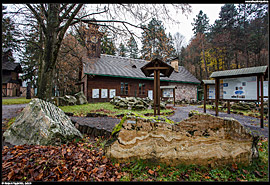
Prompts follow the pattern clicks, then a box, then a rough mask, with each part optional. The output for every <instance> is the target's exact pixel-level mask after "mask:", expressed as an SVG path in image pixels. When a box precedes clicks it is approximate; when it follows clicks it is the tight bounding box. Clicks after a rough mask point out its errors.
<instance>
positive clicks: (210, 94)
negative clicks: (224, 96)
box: [208, 85, 216, 100]
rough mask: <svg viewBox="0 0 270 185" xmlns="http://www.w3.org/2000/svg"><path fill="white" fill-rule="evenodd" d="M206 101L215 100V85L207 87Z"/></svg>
mask: <svg viewBox="0 0 270 185" xmlns="http://www.w3.org/2000/svg"><path fill="white" fill-rule="evenodd" d="M208 87H209V89H208V99H211V100H213V99H215V98H216V95H215V94H216V93H215V85H208Z"/></svg>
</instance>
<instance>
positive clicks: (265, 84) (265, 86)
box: [259, 81, 268, 100]
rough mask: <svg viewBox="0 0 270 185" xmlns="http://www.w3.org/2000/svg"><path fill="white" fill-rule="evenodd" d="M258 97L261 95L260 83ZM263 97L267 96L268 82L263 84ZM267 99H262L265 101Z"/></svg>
mask: <svg viewBox="0 0 270 185" xmlns="http://www.w3.org/2000/svg"><path fill="white" fill-rule="evenodd" d="M259 87H260V88H259V95H261V83H259ZM263 96H268V81H264V82H263ZM267 99H268V98H264V100H267Z"/></svg>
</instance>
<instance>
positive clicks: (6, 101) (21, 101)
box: [2, 97, 32, 105]
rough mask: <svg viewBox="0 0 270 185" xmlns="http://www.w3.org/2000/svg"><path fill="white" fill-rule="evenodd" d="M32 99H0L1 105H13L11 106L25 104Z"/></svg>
mask: <svg viewBox="0 0 270 185" xmlns="http://www.w3.org/2000/svg"><path fill="white" fill-rule="evenodd" d="M31 100H32V99H26V98H25V97H21V98H9V99H3V98H2V105H13V104H27V103H29V102H30V101H31Z"/></svg>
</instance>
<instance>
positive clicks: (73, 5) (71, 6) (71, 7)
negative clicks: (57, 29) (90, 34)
mask: <svg viewBox="0 0 270 185" xmlns="http://www.w3.org/2000/svg"><path fill="white" fill-rule="evenodd" d="M75 6H76V4H72V5H70V7H69V8H68V9H67V11H66V12H65V13H64V14H63V15H62V16H61V17H60V22H62V21H63V20H64V19H65V18H66V17H67V15H68V14H69V13H70V12H71V10H72V9H73V8H74V7H75Z"/></svg>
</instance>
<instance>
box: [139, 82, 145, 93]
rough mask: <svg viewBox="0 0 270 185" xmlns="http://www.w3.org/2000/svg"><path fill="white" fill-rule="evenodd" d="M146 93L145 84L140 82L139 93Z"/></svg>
mask: <svg viewBox="0 0 270 185" xmlns="http://www.w3.org/2000/svg"><path fill="white" fill-rule="evenodd" d="M144 94H145V84H141V83H139V95H144Z"/></svg>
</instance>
